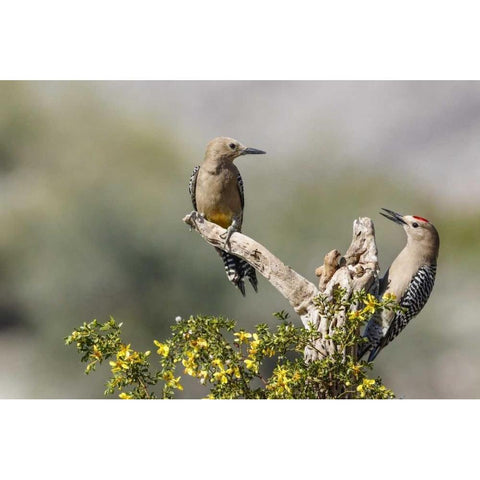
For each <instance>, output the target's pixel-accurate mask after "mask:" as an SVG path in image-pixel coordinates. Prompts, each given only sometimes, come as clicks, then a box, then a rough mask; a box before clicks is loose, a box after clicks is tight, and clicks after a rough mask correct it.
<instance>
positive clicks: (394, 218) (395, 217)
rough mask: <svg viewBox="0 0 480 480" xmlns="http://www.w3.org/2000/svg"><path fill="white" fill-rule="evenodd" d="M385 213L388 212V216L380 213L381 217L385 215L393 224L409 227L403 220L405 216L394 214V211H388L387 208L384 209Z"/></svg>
mask: <svg viewBox="0 0 480 480" xmlns="http://www.w3.org/2000/svg"><path fill="white" fill-rule="evenodd" d="M382 210H383V211H384V212H387V214H388V215H385V214H384V213H382V212H380V215H383V216H384V217H385V218H388V219H389V220H392V222H395V223H398V224H399V225H402V226H403V225H408V224H407V222H406V221H405V220H404V219H403V215H400V214H399V213H397V212H394V211H393V210H388V209H386V208H382Z"/></svg>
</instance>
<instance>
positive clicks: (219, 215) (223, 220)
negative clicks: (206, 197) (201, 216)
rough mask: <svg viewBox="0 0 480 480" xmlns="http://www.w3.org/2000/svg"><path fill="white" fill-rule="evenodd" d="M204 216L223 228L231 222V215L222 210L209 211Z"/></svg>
mask: <svg viewBox="0 0 480 480" xmlns="http://www.w3.org/2000/svg"><path fill="white" fill-rule="evenodd" d="M206 218H207V220H208V221H209V222H213V223H216V224H217V225H220V226H221V227H223V228H228V227H229V226H230V225H231V224H232V220H233V215H232V214H228V213H224V212H214V213H212V212H210V213H209V214H208V215H207V217H206Z"/></svg>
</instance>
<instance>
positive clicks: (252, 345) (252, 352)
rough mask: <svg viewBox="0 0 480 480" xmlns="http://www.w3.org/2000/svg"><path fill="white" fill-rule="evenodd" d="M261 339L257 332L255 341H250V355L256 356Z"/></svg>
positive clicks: (254, 337) (254, 335)
mask: <svg viewBox="0 0 480 480" xmlns="http://www.w3.org/2000/svg"><path fill="white" fill-rule="evenodd" d="M260 343H261V340H260V339H259V338H258V335H257V334H256V333H254V334H253V342H250V348H249V349H248V356H249V357H254V356H255V354H256V353H257V352H258V347H259V346H260Z"/></svg>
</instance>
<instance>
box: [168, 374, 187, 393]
mask: <svg viewBox="0 0 480 480" xmlns="http://www.w3.org/2000/svg"><path fill="white" fill-rule="evenodd" d="M168 386H169V387H173V388H176V389H177V390H183V387H182V386H181V385H180V377H177V378H175V379H173V380H170V381H169V382H168Z"/></svg>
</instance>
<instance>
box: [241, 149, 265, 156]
mask: <svg viewBox="0 0 480 480" xmlns="http://www.w3.org/2000/svg"><path fill="white" fill-rule="evenodd" d="M263 153H267V152H264V151H263V150H258V149H256V148H245V149H244V150H242V153H241V154H240V155H260V154H263Z"/></svg>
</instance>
